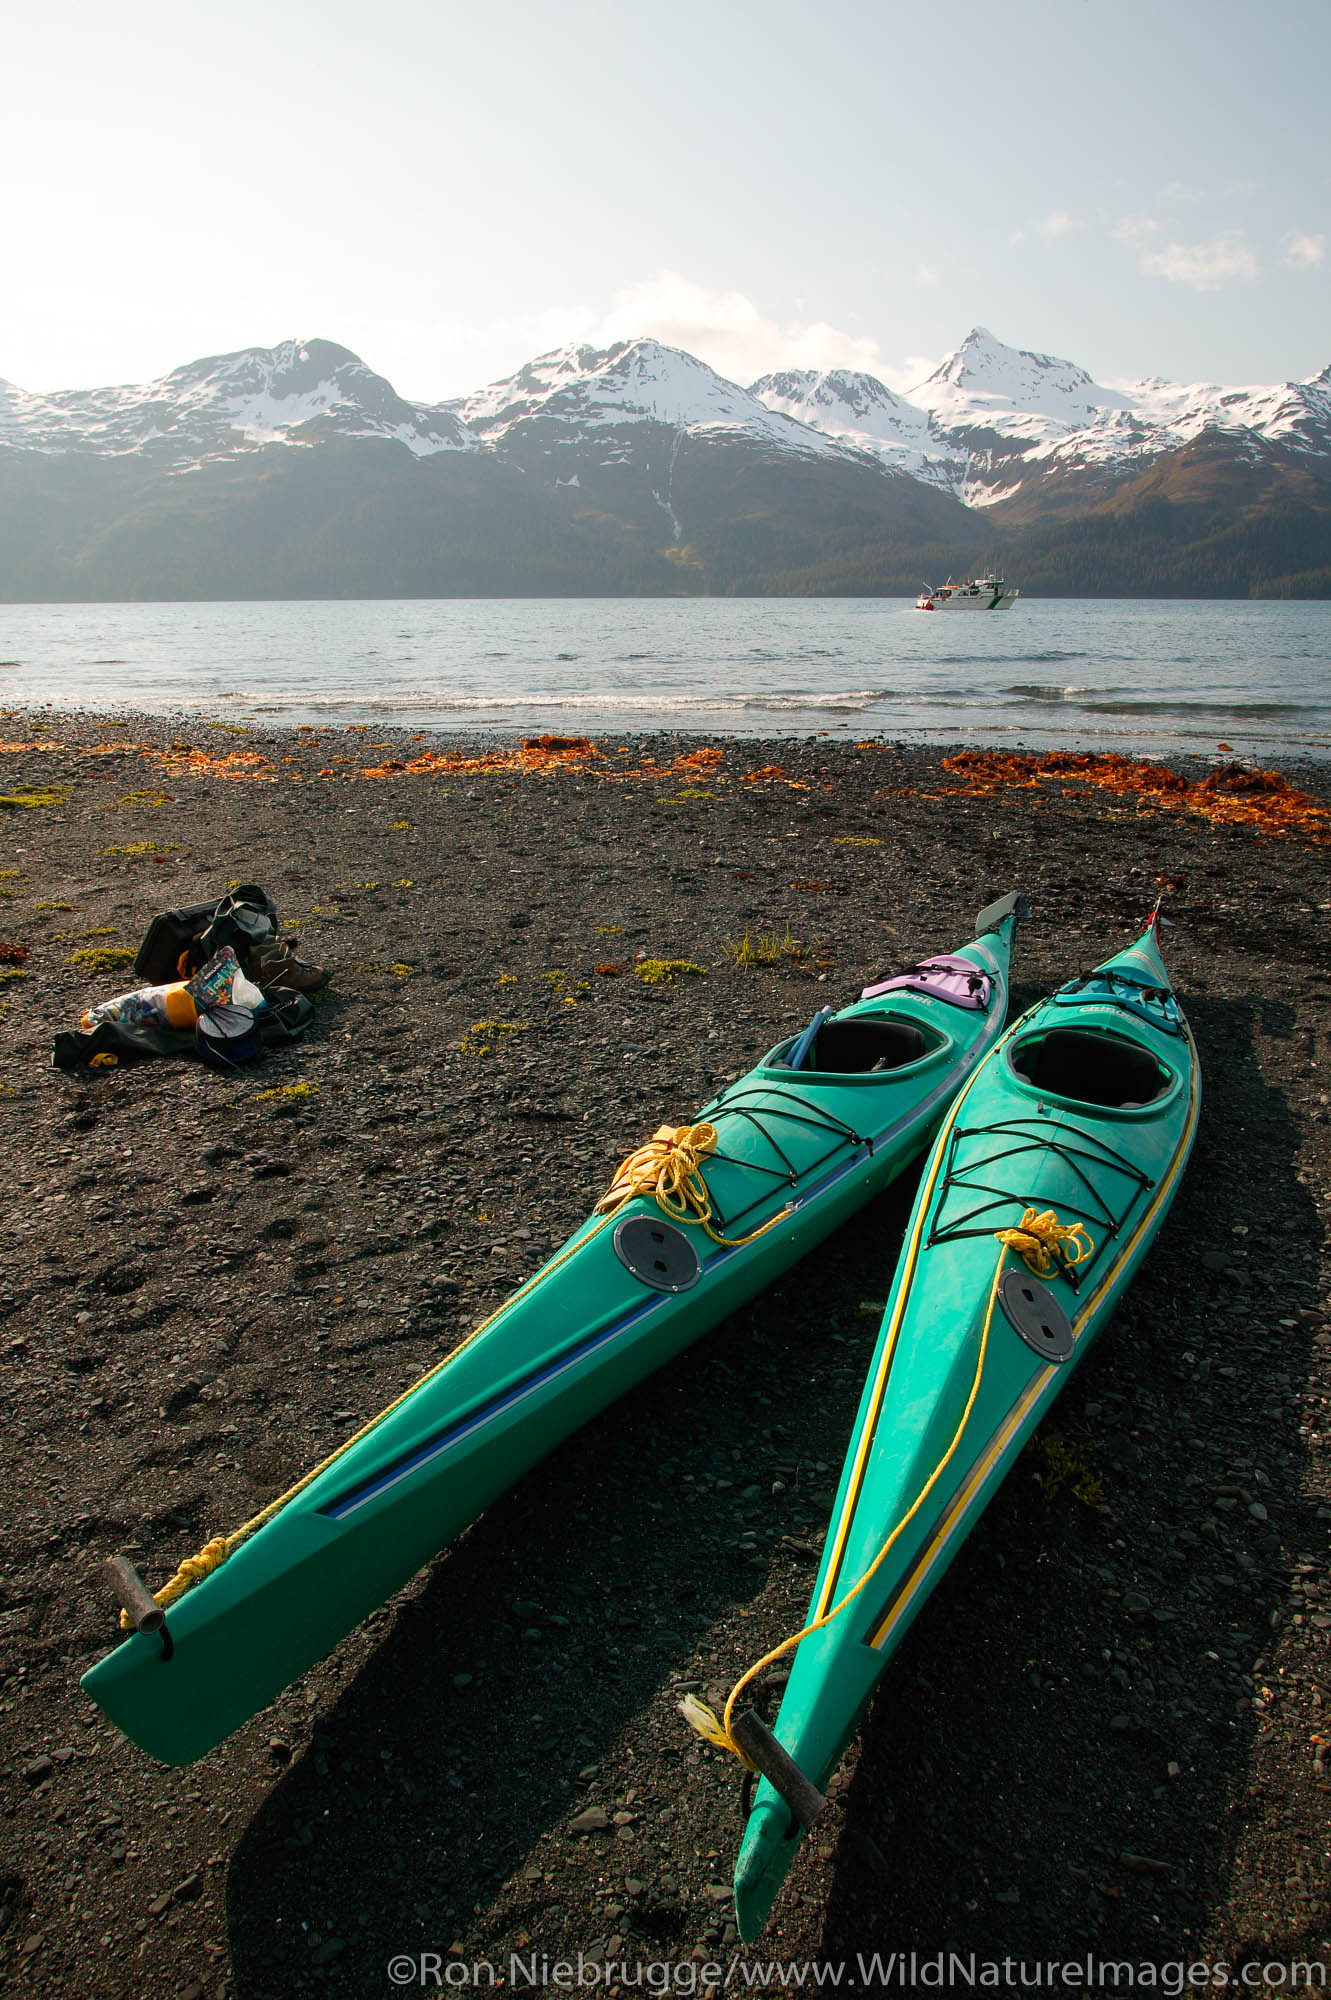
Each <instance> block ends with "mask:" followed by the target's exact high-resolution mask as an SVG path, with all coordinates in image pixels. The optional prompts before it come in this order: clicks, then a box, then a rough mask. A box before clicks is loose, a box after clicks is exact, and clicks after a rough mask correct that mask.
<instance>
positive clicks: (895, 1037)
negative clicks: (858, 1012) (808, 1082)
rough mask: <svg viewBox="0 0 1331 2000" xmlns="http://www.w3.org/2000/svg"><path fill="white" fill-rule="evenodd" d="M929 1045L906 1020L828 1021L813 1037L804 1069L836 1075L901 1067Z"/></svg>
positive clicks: (916, 1058)
mask: <svg viewBox="0 0 1331 2000" xmlns="http://www.w3.org/2000/svg"><path fill="white" fill-rule="evenodd" d="M931 1046H932V1044H931V1043H930V1042H929V1041H928V1040H926V1038H925V1036H924V1034H923V1033H922V1032H921V1030H920V1029H919V1028H917V1027H916V1026H915V1025H914V1023H913V1022H910V1021H887V1020H883V1021H873V1020H865V1019H863V1018H861V1019H860V1020H855V1021H829V1022H828V1023H827V1025H826V1026H825V1027H823V1028H820V1029H819V1031H818V1033H817V1035H816V1036H815V1037H814V1043H813V1047H812V1048H811V1049H810V1051H809V1054H808V1056H807V1057H806V1059H805V1063H804V1068H805V1069H806V1070H815V1071H821V1072H822V1073H823V1074H824V1075H826V1074H827V1073H828V1072H829V1071H832V1072H835V1073H836V1074H837V1075H839V1076H853V1075H863V1074H866V1073H867V1072H868V1071H870V1070H887V1069H904V1068H905V1067H906V1064H907V1063H913V1062H918V1061H919V1060H920V1058H921V1056H926V1055H928V1053H929V1049H930V1047H931Z"/></svg>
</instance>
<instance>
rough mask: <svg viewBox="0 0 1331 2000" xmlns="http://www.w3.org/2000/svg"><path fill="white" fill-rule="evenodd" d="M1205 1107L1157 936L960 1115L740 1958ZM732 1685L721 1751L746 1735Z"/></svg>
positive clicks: (836, 1543) (768, 1817)
mask: <svg viewBox="0 0 1331 2000" xmlns="http://www.w3.org/2000/svg"><path fill="white" fill-rule="evenodd" d="M1200 1101H1201V1082H1200V1076H1199V1072H1198V1065H1197V1053H1196V1049H1195V1047H1194V1044H1193V1040H1192V1035H1191V1032H1190V1030H1189V1028H1188V1025H1187V1023H1186V1021H1185V1020H1184V1018H1183V1016H1182V1014H1181V1013H1180V1011H1179V1008H1178V1005H1177V1003H1176V1001H1175V999H1174V995H1173V992H1172V990H1171V988H1170V984H1169V978H1168V975H1167V973H1166V971H1165V967H1164V964H1163V961H1162V959H1161V956H1160V949H1159V938H1158V933H1157V929H1156V923H1155V920H1154V919H1153V920H1152V924H1151V927H1150V929H1148V930H1147V932H1146V933H1145V935H1144V936H1142V937H1141V938H1139V939H1138V940H1137V942H1136V943H1135V944H1133V945H1132V946H1130V947H1129V948H1128V949H1127V950H1126V951H1122V952H1120V953H1119V954H1118V956H1117V957H1116V958H1112V959H1110V960H1109V961H1108V962H1107V963H1106V964H1105V965H1103V966H1101V967H1100V968H1099V969H1098V970H1097V971H1096V972H1094V973H1092V974H1089V975H1088V976H1086V977H1084V978H1081V979H1076V980H1073V981H1072V982H1071V983H1070V984H1068V985H1067V986H1065V987H1063V988H1062V989H1061V990H1060V991H1059V992H1057V993H1055V994H1054V995H1053V996H1052V997H1051V998H1050V999H1048V1000H1046V1001H1043V1002H1042V1003H1041V1004H1040V1005H1039V1006H1037V1007H1035V1008H1033V1009H1032V1010H1031V1011H1030V1012H1029V1013H1027V1014H1026V1015H1024V1016H1023V1017H1022V1019H1021V1020H1020V1021H1018V1022H1017V1023H1016V1024H1015V1026H1014V1027H1012V1028H1011V1029H1010V1030H1009V1031H1008V1033H1007V1034H1006V1035H1004V1036H1003V1037H1002V1039H1001V1040H1000V1042H999V1043H998V1044H997V1046H996V1047H995V1048H994V1049H993V1050H992V1051H991V1052H990V1053H989V1055H988V1056H987V1057H986V1058H985V1059H984V1061H983V1062H982V1063H980V1065H979V1066H978V1067H977V1068H976V1070H975V1071H974V1073H973V1075H972V1076H971V1079H970V1081H969V1083H968V1084H967V1085H966V1086H965V1088H964V1089H963V1090H962V1092H961V1094H960V1095H959V1096H958V1098H957V1099H956V1100H955V1102H954V1103H953V1106H952V1109H951V1111H950V1112H949V1114H948V1116H947V1118H946V1119H945V1121H944V1123H943V1125H942V1128H941V1129H940V1131H939V1134H938V1138H937V1141H936V1143H935V1146H934V1149H933V1151H932V1153H931V1154H930V1157H929V1160H928V1163H927V1164H926V1166H925V1169H924V1173H923V1177H922V1180H921V1184H920V1190H919V1194H918V1196H917V1198H916V1202H915V1206H914V1209H913V1211H912V1214H911V1218H910V1222H909V1223H908V1225H907V1230H906V1237H905V1242H904V1245H903V1248H902V1253H901V1258H900V1262H899V1264H898V1266H897V1271H896V1276H895V1278H894V1281H893V1285H892V1291H891V1296H890V1297H889V1299H888V1302H887V1309H886V1312H885V1314H884V1318H883V1325H882V1330H881V1332H880V1334H879V1337H878V1344H877V1348H876V1350H875V1353H874V1357H873V1362H872V1365H871V1367H870V1369H869V1375H868V1380H867V1382H866V1384H865V1389H864V1394H863V1397H862V1399H861V1403H860V1408H859V1413H858V1415H857V1417H856V1420H855V1429H854V1432H853V1434H852V1437H851V1441H850V1448H849V1450H848V1452H847V1455H846V1463H845V1468H844V1470H843V1472H842V1475H841V1484H840V1487H839V1490H838V1493H837V1498H836V1504H835V1506H834V1508H833V1511H832V1518H831V1525H830V1527H829V1530H828V1534H827V1539H826V1543H825V1545H824V1550H823V1559H822V1565H821V1568H820V1570H819V1573H818V1581H817V1584H816V1586H815V1589H814V1593H813V1600H812V1603H811V1605H810V1607H809V1614H808V1619H807V1621H806V1626H805V1633H804V1636H802V1637H801V1638H800V1641H799V1644H798V1647H797V1648H796V1650H795V1653H794V1658H793V1661H792V1663H791V1673H790V1678H789V1681H788V1682H787V1684H786V1689H785V1693H784V1696H783V1699H782V1702H781V1707H780V1712H779V1714H778V1716H777V1720H776V1722H775V1724H774V1726H773V1731H772V1734H773V1735H774V1736H775V1738H776V1741H777V1743H778V1744H779V1745H780V1746H781V1748H782V1749H784V1751H786V1752H787V1753H788V1754H789V1758H790V1759H792V1760H793V1763H794V1765H795V1766H796V1767H797V1769H796V1770H794V1771H790V1770H789V1768H788V1767H787V1768H786V1769H785V1770H784V1771H783V1770H782V1769H780V1768H777V1769H774V1771H773V1774H774V1775H775V1776H777V1777H778V1778H779V1780H780V1781H781V1785H782V1790H781V1792H780V1793H779V1792H778V1791H777V1790H776V1789H775V1788H774V1787H773V1785H772V1784H771V1783H770V1782H769V1781H768V1780H767V1779H765V1778H764V1779H761V1780H760V1781H759V1784H758V1787H757V1790H756V1793H755V1796H754V1805H753V1811H752V1813H751V1814H750V1817H749V1820H748V1823H747V1826H746V1829H745V1834H744V1840H743V1844H742V1847H741V1850H740V1855H739V1861H738V1864H737V1866H736V1870H735V1909H736V1917H737V1921H738V1925H739V1931H740V1936H741V1937H742V1938H744V1939H745V1940H746V1941H750V1940H752V1939H753V1938H755V1937H756V1936H757V1934H758V1932H759V1931H760V1930H761V1928H762V1925H763V1922H764V1920H765V1918H766V1916H767V1913H768V1911H769V1909H770V1908H771V1905H772V1902H773V1899H774V1897H775V1896H776V1893H777V1891H778V1889H779V1888H780V1886H781V1883H782V1880H783V1879H784V1877H785V1874H786V1870H787V1869H788V1867H789V1866H790V1862H791V1858H792V1856H793V1854H794V1851H795V1848H796V1845H797V1839H798V1835H799V1832H800V1819H804V1820H805V1821H806V1823H807V1821H808V1819H809V1818H811V1817H812V1816H814V1815H815V1814H816V1811H817V1807H818V1805H819V1804H821V1800H820V1799H819V1797H818V1791H817V1788H818V1787H821V1786H822V1785H824V1784H825V1783H826V1781H827V1779H828V1778H829V1777H830V1775H831V1773H832V1771H833V1770H834V1769H835V1767H836V1764H837V1762H838V1760H839V1759H840V1757H841V1755H842V1752H843V1751H844V1750H845V1747H846V1745H847V1743H848V1742H849V1740H850V1738H851V1736H852V1735H853V1733H854V1731H855V1729H856V1727H857V1725H858V1722H859V1720H860V1717H861V1716H862V1715H863V1713H864V1710H865V1708H866V1706H867V1704H868V1701H869V1699H870V1696H871V1695H872V1694H873V1691H874V1688H875V1687H876V1685H877V1683H878V1680H879V1678H880V1676H881V1675H882V1673H883V1670H884V1668H885V1667H886V1665H887V1663H888V1661H889V1660H890V1659H891V1657H892V1654H893V1652H894V1651H895V1650H896V1648H897V1646H898V1645H899V1644H900V1643H901V1640H902V1637H903V1636H904V1634H905V1633H906V1631H907V1630H908V1629H909V1626H910V1623H911V1621H912V1619H913V1618H914V1617H915V1616H916V1614H917V1613H918V1612H919V1610H920V1608H921V1606H922V1605H923V1604H924V1602H925V1600H926V1599H927V1597H928V1595H929V1593H930V1591H931V1590H932V1589H933V1588H934V1586H935V1584H936V1583H937V1582H938V1580H939V1578H940V1577H941V1576H942V1574H943V1572H944V1570H945V1569H946V1568H947V1565H948V1563H949V1562H950V1561H951V1559H952V1557H953V1556H954V1555H955V1554H956V1552H957V1550H958V1549H959V1548H960V1546H961V1544H962V1542H963V1541H964V1540H965V1537H966V1535H967V1534H968V1532H969V1531H970V1529H971V1528H972V1527H973V1526H974V1524H975V1522H976V1520H977V1519H978V1518H979V1515H980V1513H981V1512H982V1510H983V1509H984V1507H985V1505H986V1504H987V1502H988V1501H989V1500H990V1498H991V1497H992V1496H993V1494H994V1493H995V1492H996V1490H997V1488H998V1486H999V1484H1000V1483H1001V1481H1002V1479H1003V1478H1004V1476H1005V1474H1006V1473H1007V1471H1008V1469H1009V1468H1010V1466H1011V1465H1012V1463H1013V1461H1014V1459H1015V1458H1016V1456H1017V1454H1018V1452H1020V1450H1021V1448H1022V1446H1023V1444H1024V1443H1025V1442H1026V1440H1027V1438H1028V1437H1029V1436H1030V1434H1031V1432H1032V1431H1033V1430H1034V1429H1035V1426H1036V1425H1037V1424H1038V1423H1039V1422H1040V1421H1041V1419H1042V1418H1043V1417H1044V1415H1045V1413H1046V1411H1047V1410H1048V1408H1049V1405H1050V1404H1051V1403H1052V1401H1053V1399H1054V1397H1055V1396H1056V1395H1057V1394H1058V1392H1059V1390H1060V1389H1061V1388H1062V1386H1063V1383H1064V1382H1065V1381H1066V1379H1067V1375H1068V1371H1069V1369H1070V1368H1071V1367H1072V1366H1073V1365H1074V1364H1075V1363H1076V1362H1077V1361H1078V1360H1079V1359H1080V1358H1081V1356H1082V1355H1083V1354H1084V1353H1085V1351H1086V1349H1087V1347H1089V1345H1090V1343H1091V1341H1092V1339H1093V1338H1094V1336H1095V1335H1096V1333H1097V1332H1098V1331H1099V1329H1100V1328H1101V1326H1102V1325H1103V1324H1104V1322H1105V1320H1106V1319H1107V1318H1108V1317H1109V1315H1110V1313H1111V1312H1112V1311H1113V1309H1114V1306H1115V1304H1116V1302H1117V1301H1118V1299H1119V1297H1120V1296H1121V1294H1122V1292H1123V1289H1124V1287H1125V1286H1126V1285H1127V1284H1128V1282H1129V1281H1130V1279H1131V1277H1132V1274H1133V1272H1134V1271H1135V1270H1136V1268H1137V1266H1138V1265H1139V1264H1140V1262H1141V1260H1142V1258H1143V1257H1144V1256H1145V1254H1146V1251H1147V1250H1148V1249H1149V1247H1150V1244H1151V1242H1152V1240H1153V1239H1154V1237H1155V1234H1156V1231H1157V1230H1158V1229H1159V1227H1160V1224H1161V1222H1162V1221H1163V1219H1164V1216H1165V1214H1166V1211H1167V1210H1168V1207H1169V1204H1170V1201H1171V1200H1172V1198H1173V1195H1174V1191H1175V1189H1176V1188H1177V1186H1178V1183H1179V1178H1180V1176H1181V1174H1182V1172H1183V1168H1184V1166H1185V1164H1186V1162H1187V1158H1188V1154H1189V1151H1190V1149H1191V1146H1192V1140H1193V1134H1194V1132H1195V1130H1196V1126H1197V1114H1198V1108H1199V1105H1200ZM1000 1231H1001V1232H1003V1234H1004V1237H1005V1238H1006V1240H1005V1241H999V1240H996V1237H997V1234H998V1232H1000ZM839 1605H841V1606H843V1607H844V1608H842V1609H840V1610H839V1611H838V1610H837V1607H838V1606H839ZM822 1620H825V1621H826V1622H825V1623H822V1624H818V1621H822ZM815 1626H816V1627H817V1629H810V1628H814V1627H815ZM773 1657H774V1656H773V1655H768V1656H767V1658H768V1660H770V1659H771V1658H773ZM761 1664H762V1663H760V1665H761ZM757 1671H758V1670H757V1669H756V1668H755V1669H751V1670H750V1675H749V1676H746V1677H745V1679H746V1681H747V1680H748V1679H749V1678H751V1677H752V1676H753V1675H755V1674H756V1672H757ZM744 1685H745V1683H744V1682H742V1683H740V1684H739V1687H738V1688H737V1690H736V1694H732V1696H731V1701H730V1703H729V1704H728V1706H727V1714H726V1717H725V1718H724V1721H725V1727H726V1732H727V1733H728V1731H729V1729H730V1728H732V1727H733V1728H735V1729H736V1730H737V1731H738V1733H739V1734H741V1735H742V1734H743V1733H744V1729H745V1726H746V1725H745V1720H744V1718H740V1721H739V1722H738V1723H736V1722H735V1720H734V1717H735V1714H736V1712H737V1708H736V1695H738V1694H740V1693H741V1692H742V1689H743V1686H744ZM698 1726H701V1725H698ZM705 1733H708V1734H710V1733H711V1731H710V1730H708V1731H706V1732H705ZM714 1740H716V1739H715V1738H714ZM767 1740H768V1742H769V1743H770V1737H769V1738H768V1739H767ZM779 1765H780V1758H779V1753H778V1766H779ZM765 1768H768V1769H773V1766H772V1764H771V1763H770V1762H768V1763H767V1764H766V1765H765ZM801 1776H802V1778H803V1779H804V1780H808V1781H810V1784H809V1786H808V1787H807V1788H804V1787H802V1786H801V1782H800V1780H801ZM802 1792H803V1796H801V1793H802ZM787 1799H791V1800H793V1801H794V1802H795V1804H796V1805H797V1806H798V1807H799V1808H800V1812H799V1814H798V1816H797V1814H796V1813H795V1812H793V1811H792V1808H791V1805H789V1804H788V1803H787ZM809 1799H812V1800H813V1802H814V1803H813V1807H812V1811H810V1809H809V1805H808V1801H809Z"/></svg>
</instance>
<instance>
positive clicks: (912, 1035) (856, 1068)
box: [758, 1008, 956, 1085]
mask: <svg viewBox="0 0 1331 2000" xmlns="http://www.w3.org/2000/svg"><path fill="white" fill-rule="evenodd" d="M798 1040H799V1037H798V1036H797V1035H791V1036H788V1037H787V1038H786V1040H785V1041H783V1042H778V1043H777V1045H776V1047H775V1048H773V1049H769V1050H768V1052H767V1054H766V1055H765V1056H764V1057H763V1059H762V1062H761V1063H760V1064H759V1066H758V1067H759V1069H760V1070H761V1071H763V1072H767V1071H769V1070H770V1071H773V1072H775V1073H776V1075H778V1076H779V1078H780V1081H781V1082H782V1083H795V1084H809V1083H816V1084H828V1083H832V1084H834V1083H836V1082H838V1081H840V1080H842V1079H844V1080H845V1081H846V1082H848V1083H854V1084H856V1085H863V1084H865V1083H870V1084H872V1083H875V1082H877V1081H879V1080H881V1081H882V1082H884V1083H886V1082H889V1081H891V1080H893V1079H895V1078H897V1077H900V1076H902V1075H904V1074H906V1073H908V1072H910V1071H913V1070H916V1069H922V1068H923V1067H924V1065H925V1064H926V1063H929V1062H934V1061H937V1060H938V1059H939V1058H940V1057H942V1056H950V1055H951V1054H952V1053H953V1051H954V1050H955V1048H956V1043H955V1041H954V1039H953V1037H952V1036H951V1035H949V1034H948V1033H947V1031H946V1029H944V1028H940V1027H937V1026H935V1025H934V1023H933V1022H932V1021H921V1020H920V1019H918V1018H917V1017H916V1016H915V1015H913V1014H909V1015H908V1014H904V1013H899V1012H897V1011H896V1010H895V1009H891V1008H882V1009H877V1008H875V1009H873V1010H866V1011H865V1012H864V1013H861V1014H853V1015H849V1016H846V1015H842V1016H840V1017H837V1018H834V1019H832V1020H830V1021H825V1022H824V1023H823V1025H822V1027H821V1028H820V1029H819V1030H818V1033H817V1035H816V1036H815V1037H814V1040H813V1042H812V1043H811V1044H810V1046H809V1049H808V1051H807V1053H806V1055H805V1058H804V1062H803V1065H802V1067H801V1068H799V1069H791V1068H790V1067H789V1058H790V1054H791V1051H792V1050H793V1049H794V1047H795V1044H796V1042H797V1041H798Z"/></svg>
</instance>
